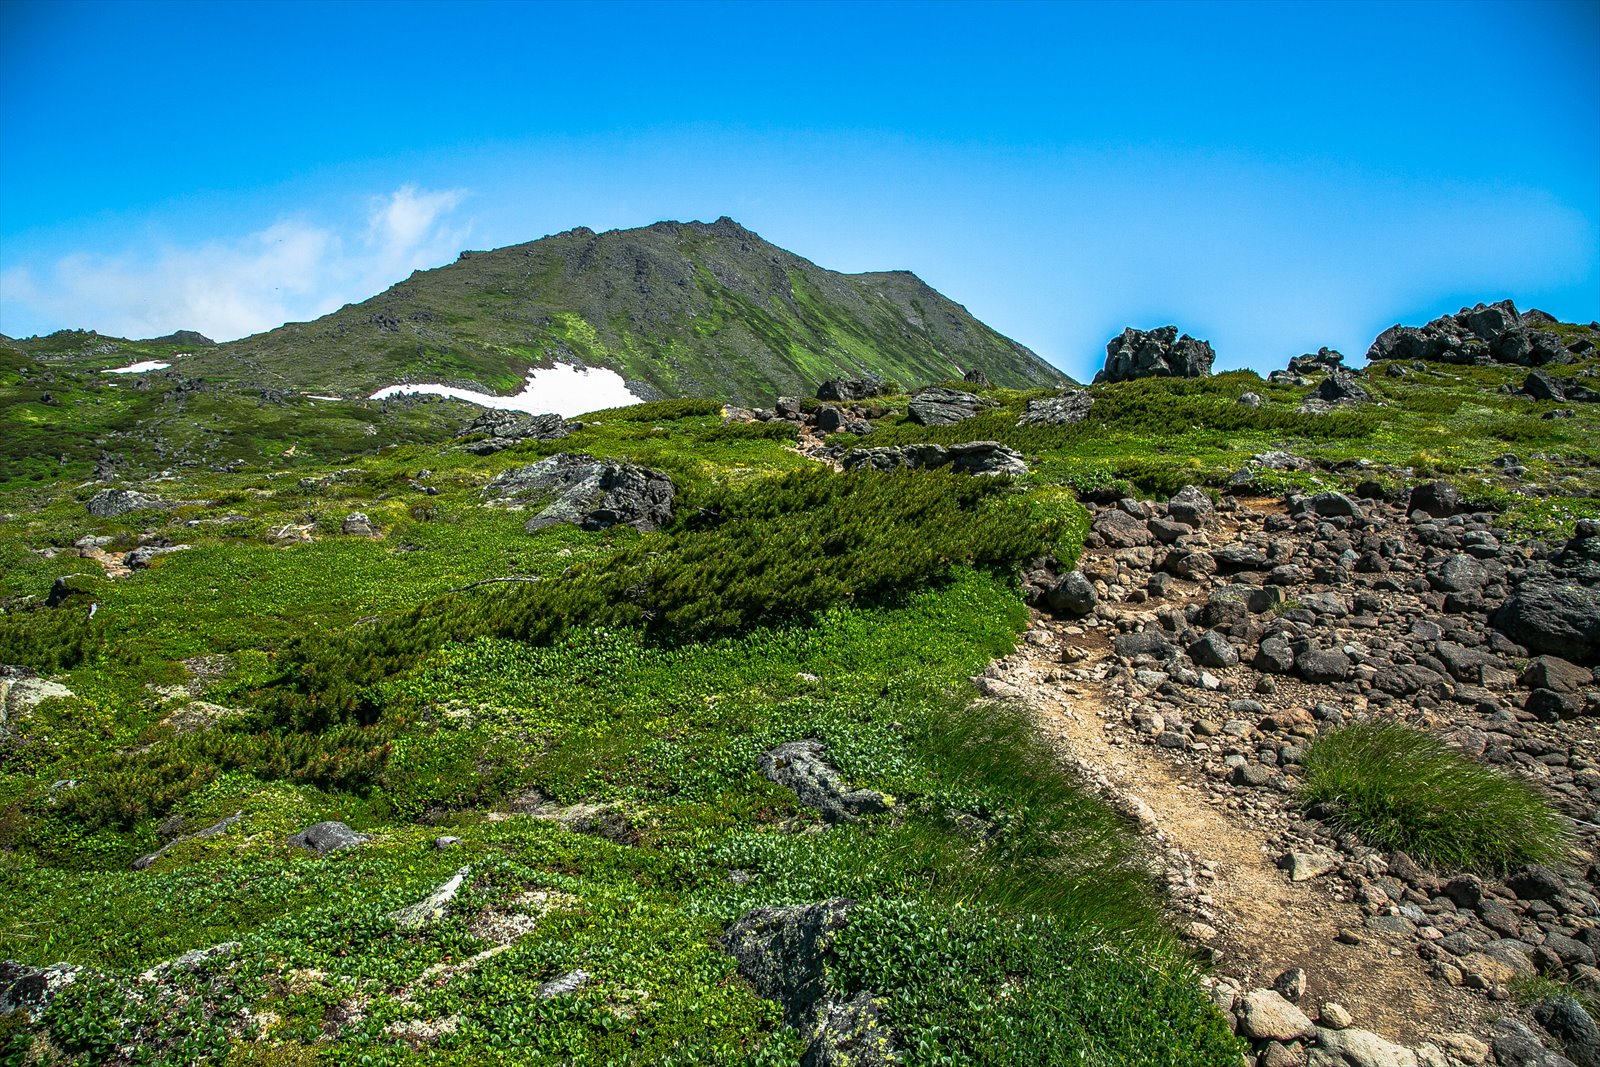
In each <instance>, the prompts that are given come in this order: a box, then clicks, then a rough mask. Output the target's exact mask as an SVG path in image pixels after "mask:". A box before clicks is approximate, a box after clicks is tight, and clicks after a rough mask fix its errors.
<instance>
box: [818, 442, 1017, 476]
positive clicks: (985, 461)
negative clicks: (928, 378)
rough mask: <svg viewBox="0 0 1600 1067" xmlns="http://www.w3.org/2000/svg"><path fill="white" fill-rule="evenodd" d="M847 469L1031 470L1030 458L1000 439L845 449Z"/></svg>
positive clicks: (980, 472) (969, 471)
mask: <svg viewBox="0 0 1600 1067" xmlns="http://www.w3.org/2000/svg"><path fill="white" fill-rule="evenodd" d="M843 462H844V467H845V469H846V470H861V469H867V470H879V471H892V470H897V469H900V468H902V467H904V468H908V469H910V470H935V469H937V468H940V467H949V468H950V469H951V470H956V471H960V472H962V473H963V474H1009V475H1019V474H1027V473H1028V464H1027V461H1026V460H1024V459H1023V458H1022V454H1021V453H1020V452H1016V451H1014V450H1012V449H1009V448H1007V447H1006V446H1005V445H1002V444H1000V443H999V442H997V441H968V442H966V443H964V444H956V445H951V446H950V447H949V448H946V447H945V446H943V445H901V446H898V447H885V448H856V449H852V450H850V451H849V452H847V453H845V456H844V461H843Z"/></svg>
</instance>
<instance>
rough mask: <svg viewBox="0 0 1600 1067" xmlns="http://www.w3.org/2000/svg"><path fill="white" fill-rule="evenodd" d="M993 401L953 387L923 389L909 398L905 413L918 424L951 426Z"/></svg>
mask: <svg viewBox="0 0 1600 1067" xmlns="http://www.w3.org/2000/svg"><path fill="white" fill-rule="evenodd" d="M993 406H994V401H992V400H986V399H984V398H983V397H981V396H974V395H972V394H971V393H963V392H960V391H958V390H955V389H941V388H938V387H934V388H929V389H924V390H922V391H921V392H920V393H918V394H917V395H916V396H914V397H912V398H911V403H910V405H909V407H908V409H907V412H906V413H907V415H908V416H909V417H910V419H911V421H912V422H914V423H917V424H918V425H920V426H952V425H954V424H955V423H958V422H964V421H965V420H967V419H970V418H972V417H973V416H974V415H976V414H978V413H979V412H980V411H982V410H983V409H984V408H987V407H993Z"/></svg>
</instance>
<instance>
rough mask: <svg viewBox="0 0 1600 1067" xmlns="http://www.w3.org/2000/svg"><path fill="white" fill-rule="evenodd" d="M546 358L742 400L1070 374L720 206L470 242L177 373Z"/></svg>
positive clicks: (478, 380) (665, 392)
mask: <svg viewBox="0 0 1600 1067" xmlns="http://www.w3.org/2000/svg"><path fill="white" fill-rule="evenodd" d="M753 252H759V253H760V254H759V255H752V254H751V253H753ZM553 363H567V364H573V365H577V366H584V367H605V368H608V369H610V370H613V371H616V372H617V373H619V374H621V375H622V376H623V377H624V378H625V379H626V380H627V381H628V383H629V387H630V388H632V389H633V390H634V392H635V393H636V394H637V395H641V396H647V397H653V396H714V397H719V398H722V399H726V400H730V401H733V402H735V403H741V404H767V403H771V402H772V401H773V400H775V399H776V398H777V397H778V396H780V395H798V394H808V393H810V392H812V391H813V390H815V388H816V386H817V385H818V384H819V383H820V382H821V381H823V380H825V379H827V378H831V377H839V376H846V377H859V376H862V375H868V374H878V375H882V376H884V377H889V378H895V379H897V380H899V381H902V382H906V383H918V382H931V381H939V380H945V379H950V378H959V377H960V376H961V375H962V373H963V372H964V371H967V370H970V369H974V368H976V369H980V370H982V371H984V373H985V374H987V375H988V377H989V378H990V380H992V381H993V382H994V383H995V384H997V385H1009V386H1015V387H1036V386H1049V385H1058V384H1062V383H1064V382H1066V381H1067V380H1068V379H1067V378H1066V376H1065V375H1063V374H1061V373H1060V372H1059V371H1057V370H1055V368H1053V367H1051V366H1050V365H1049V364H1047V363H1045V362H1044V361H1043V360H1041V359H1040V358H1039V357H1038V356H1036V355H1035V354H1034V353H1032V352H1030V351H1029V350H1028V349H1026V348H1024V347H1023V346H1022V345H1019V344H1017V343H1016V342H1015V341H1011V340H1009V339H1008V338H1005V337H1003V336H1001V335H1000V334H998V333H996V332H995V331H994V330H992V329H990V328H989V327H987V326H985V325H984V324H983V323H981V322H979V321H978V320H977V319H975V318H973V317H972V316H971V315H970V314H969V313H968V312H967V311H966V309H965V308H963V307H961V305H959V304H957V303H955V302H954V301H951V300H949V299H947V298H946V297H944V296H943V295H941V294H940V293H938V292H937V291H935V290H934V289H932V288H931V287H930V286H928V285H927V284H926V283H924V282H923V281H922V280H921V279H920V278H917V276H916V275H914V274H912V273H911V272H910V271H905V270H895V271H885V272H880V273H866V274H853V275H846V274H840V273H838V272H835V271H831V270H826V269H824V268H822V267H819V266H817V265H816V264H815V263H812V262H810V261H809V260H806V259H804V258H802V257H800V256H797V255H795V254H793V253H791V252H787V251H785V250H783V249H781V248H779V247H777V246H776V245H773V244H771V243H770V242H767V241H765V240H763V239H762V238H761V237H760V236H759V235H758V234H756V233H755V232H754V231H752V230H750V229H748V228H746V227H745V226H743V225H741V224H740V223H738V222H736V221H735V220H734V219H732V218H730V217H729V216H727V215H723V216H720V217H718V218H717V219H716V220H715V221H713V222H709V223H708V222H701V221H690V222H678V221H673V220H662V221H660V222H655V223H652V224H650V225H648V226H643V227H638V228H635V229H617V230H608V231H605V232H603V233H596V232H595V231H594V230H592V229H590V228H588V227H585V226H579V227H574V228H573V229H570V230H566V231H563V232H561V233H558V234H553V235H551V236H549V237H546V238H543V239H541V240H538V241H533V242H530V243H527V244H519V245H512V246H508V247H505V248H498V249H492V250H489V251H483V252H479V251H473V252H471V253H470V254H463V255H462V256H461V257H460V258H459V259H458V260H457V261H456V262H454V263H452V264H450V265H448V266H445V267H440V268H438V269H435V270H428V271H418V272H416V273H415V274H413V275H411V276H410V277H408V278H407V279H406V280H405V281H403V282H401V283H400V284H398V285H395V286H392V287H390V288H389V289H388V290H386V291H385V292H383V293H380V294H378V295H377V296H374V297H372V298H371V299H369V300H365V301H363V302H361V303H359V304H352V305H348V306H346V307H344V308H341V309H339V310H338V311H336V312H334V313H333V314H331V315H328V316H325V317H323V318H321V319H318V320H316V321H314V322H309V323H294V324H289V325H286V326H284V327H281V328H279V329H277V330H273V331H271V332H269V333H265V334H259V335H257V336H255V337H247V338H244V339H243V340H240V341H236V342H232V343H230V344H227V345H223V346H221V347H220V348H218V349H214V350H208V351H207V352H206V353H203V354H200V355H198V356H197V357H196V358H195V359H194V360H191V361H190V363H189V368H190V372H191V373H194V374H200V373H205V374H207V375H209V376H212V377H233V378H238V377H243V376H245V375H246V374H249V375H253V376H254V377H255V378H256V379H260V378H266V379H268V380H267V381H265V382H263V383H262V384H272V385H274V386H277V387H279V388H284V387H288V388H297V389H305V390H318V391H333V392H340V393H347V392H368V393H370V392H372V391H375V390H377V389H380V388H382V387H384V386H387V385H392V384H396V383H398V382H408V381H409V382H417V381H424V382H441V381H443V382H445V383H447V384H459V385H469V386H476V387H479V388H482V387H487V388H489V389H492V390H495V391H499V392H514V391H516V389H517V387H519V386H520V384H521V382H522V379H523V377H524V376H525V375H526V373H527V371H528V369H529V368H530V367H540V366H545V367H547V366H550V365H551V364H553Z"/></svg>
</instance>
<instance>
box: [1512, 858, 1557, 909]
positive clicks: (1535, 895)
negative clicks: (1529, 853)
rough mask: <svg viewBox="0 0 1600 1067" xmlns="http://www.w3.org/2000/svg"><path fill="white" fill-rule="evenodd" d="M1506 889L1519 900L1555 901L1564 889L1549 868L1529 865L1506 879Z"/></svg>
mask: <svg viewBox="0 0 1600 1067" xmlns="http://www.w3.org/2000/svg"><path fill="white" fill-rule="evenodd" d="M1506 888H1507V889H1509V890H1511V891H1512V892H1513V893H1515V894H1516V895H1517V899H1519V900H1555V899H1556V898H1557V897H1559V896H1560V895H1561V893H1562V890H1563V888H1564V887H1563V886H1562V884H1561V879H1560V878H1558V877H1556V873H1555V872H1554V871H1552V870H1551V869H1550V868H1548V867H1546V866H1543V865H1542V864H1538V863H1530V864H1528V865H1527V866H1525V867H1519V868H1517V869H1516V870H1515V871H1512V872H1511V874H1510V875H1508V876H1507V877H1506Z"/></svg>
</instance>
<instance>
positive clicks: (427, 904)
mask: <svg viewBox="0 0 1600 1067" xmlns="http://www.w3.org/2000/svg"><path fill="white" fill-rule="evenodd" d="M471 873H472V868H471V867H463V868H461V869H460V870H459V871H457V872H456V873H455V874H453V875H451V876H450V878H449V879H448V880H446V881H445V883H444V884H443V885H441V886H439V888H438V889H435V890H434V891H433V892H432V893H429V894H428V895H427V896H426V897H423V898H422V899H421V900H419V901H417V902H416V903H415V904H407V905H406V906H405V907H403V908H399V909H397V910H395V911H391V912H390V913H389V918H391V919H393V920H394V922H395V925H396V926H398V927H400V929H402V930H420V929H422V928H423V927H424V926H427V925H429V924H430V923H433V922H436V921H438V920H439V919H442V918H444V913H445V911H446V909H448V908H449V907H450V902H451V901H452V900H454V899H455V898H456V894H457V893H459V892H460V891H461V887H462V885H463V884H465V883H466V880H467V875H469V874H471Z"/></svg>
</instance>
